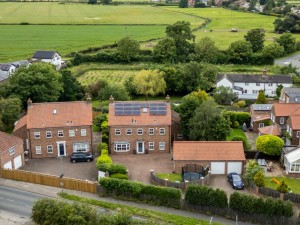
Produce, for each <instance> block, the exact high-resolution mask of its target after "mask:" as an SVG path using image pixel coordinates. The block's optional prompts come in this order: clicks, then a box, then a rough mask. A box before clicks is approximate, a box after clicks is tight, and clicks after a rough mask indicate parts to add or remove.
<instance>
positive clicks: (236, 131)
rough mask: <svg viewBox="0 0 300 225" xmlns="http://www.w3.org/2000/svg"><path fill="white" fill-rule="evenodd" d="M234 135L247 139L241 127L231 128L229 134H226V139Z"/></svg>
mask: <svg viewBox="0 0 300 225" xmlns="http://www.w3.org/2000/svg"><path fill="white" fill-rule="evenodd" d="M236 136H240V137H243V138H245V139H246V140H247V137H246V135H245V133H244V131H243V130H241V129H238V128H234V129H231V132H230V134H229V136H227V138H226V140H231V138H233V137H236Z"/></svg>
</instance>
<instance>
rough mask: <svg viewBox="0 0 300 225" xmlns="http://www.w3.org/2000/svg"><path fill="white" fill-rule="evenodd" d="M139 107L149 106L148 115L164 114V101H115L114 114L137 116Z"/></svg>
mask: <svg viewBox="0 0 300 225" xmlns="http://www.w3.org/2000/svg"><path fill="white" fill-rule="evenodd" d="M141 108H150V115H166V114H167V104H166V103H116V104H115V115H117V116H121V115H124V116H131V115H134V116H139V115H140V114H141Z"/></svg>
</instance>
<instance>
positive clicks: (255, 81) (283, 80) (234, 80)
mask: <svg viewBox="0 0 300 225" xmlns="http://www.w3.org/2000/svg"><path fill="white" fill-rule="evenodd" d="M280 84H281V85H282V86H283V87H291V86H292V76H290V75H267V72H266V70H264V71H263V73H262V74H218V75H217V87H220V86H224V87H229V88H231V89H232V90H233V92H234V93H236V94H237V96H238V98H239V99H257V96H258V93H259V91H260V90H264V92H265V94H266V96H269V97H274V96H276V89H277V87H278V85H280Z"/></svg>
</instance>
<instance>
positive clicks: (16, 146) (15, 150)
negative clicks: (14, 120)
mask: <svg viewBox="0 0 300 225" xmlns="http://www.w3.org/2000/svg"><path fill="white" fill-rule="evenodd" d="M23 165H24V147H23V140H22V139H21V138H18V137H16V136H13V135H9V134H7V133H4V132H0V166H1V168H4V169H18V168H20V167H21V166H23Z"/></svg>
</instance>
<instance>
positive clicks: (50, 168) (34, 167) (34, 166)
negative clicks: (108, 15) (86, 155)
mask: <svg viewBox="0 0 300 225" xmlns="http://www.w3.org/2000/svg"><path fill="white" fill-rule="evenodd" d="M95 163H96V161H95V160H94V161H92V162H80V163H71V162H70V158H68V157H65V158H64V159H63V160H62V161H61V160H60V159H57V158H54V159H28V161H26V162H25V166H23V167H22V168H20V169H21V170H27V171H33V172H38V173H45V174H51V175H56V176H59V175H60V174H62V173H63V174H64V176H65V177H71V178H76V179H81V180H90V181H96V180H97V176H98V172H97V171H98V170H97V168H96V164H95Z"/></svg>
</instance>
